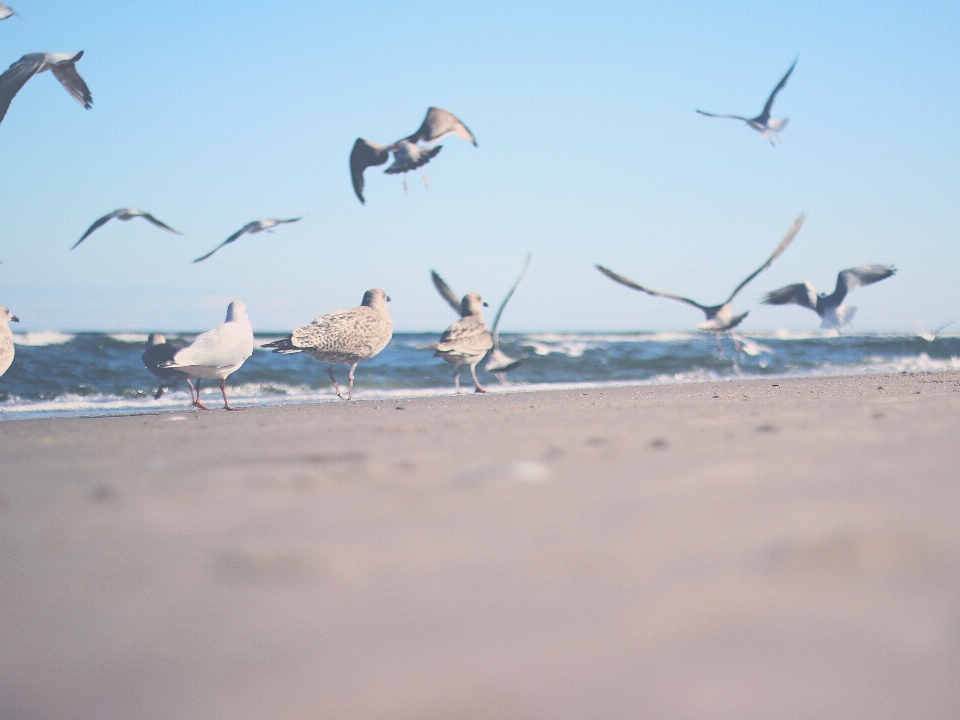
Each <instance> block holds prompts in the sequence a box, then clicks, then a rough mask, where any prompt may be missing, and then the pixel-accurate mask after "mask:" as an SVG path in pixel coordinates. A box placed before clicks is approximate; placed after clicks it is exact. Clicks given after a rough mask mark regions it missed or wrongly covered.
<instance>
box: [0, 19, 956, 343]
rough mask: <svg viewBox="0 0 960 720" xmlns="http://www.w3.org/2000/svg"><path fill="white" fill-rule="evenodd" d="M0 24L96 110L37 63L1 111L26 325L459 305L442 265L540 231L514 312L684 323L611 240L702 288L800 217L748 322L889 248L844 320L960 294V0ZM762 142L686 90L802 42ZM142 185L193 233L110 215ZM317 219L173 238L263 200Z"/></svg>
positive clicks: (488, 277) (949, 302)
mask: <svg viewBox="0 0 960 720" xmlns="http://www.w3.org/2000/svg"><path fill="white" fill-rule="evenodd" d="M14 7H15V8H16V9H17V10H19V11H20V12H21V13H23V15H24V16H26V17H27V19H29V20H30V21H31V22H32V23H33V24H34V25H36V26H37V28H38V29H39V30H40V34H37V33H35V32H34V31H33V30H31V29H30V28H29V27H27V26H26V25H25V24H24V23H22V22H20V21H19V20H17V19H16V18H11V19H9V20H6V21H4V22H2V23H0V38H2V40H3V42H2V43H0V47H2V48H3V50H2V53H0V65H3V66H6V65H7V64H9V63H12V62H14V61H15V60H17V59H18V58H19V57H20V56H21V55H23V54H25V53H27V52H36V51H50V52H66V51H73V50H79V49H82V50H84V51H85V54H84V57H83V58H82V59H81V60H80V62H79V63H78V66H77V67H78V70H79V72H80V74H81V75H82V76H83V77H84V79H85V80H86V81H87V83H88V85H89V86H90V89H91V92H92V94H93V98H94V106H93V109H92V110H90V111H84V110H83V109H82V108H81V107H80V106H79V105H78V104H77V103H76V102H74V101H73V100H72V99H71V98H70V97H69V96H68V95H67V94H66V93H65V92H64V91H63V89H62V88H61V87H60V86H59V84H58V83H57V82H56V80H55V79H54V78H53V77H52V75H51V74H50V73H45V74H43V75H40V76H37V77H35V78H34V79H32V80H31V81H30V82H29V83H28V84H27V85H26V86H25V87H24V88H23V90H22V91H21V92H20V93H19V95H18V96H17V97H16V98H15V99H14V101H13V103H12V105H11V107H10V110H9V112H8V114H7V116H6V118H5V119H4V121H3V123H2V125H0V196H2V197H3V203H2V205H0V228H2V232H0V258H2V259H3V263H4V264H3V265H2V266H0V303H2V304H5V305H8V306H10V307H11V308H12V309H13V310H14V312H15V313H16V314H17V315H19V316H20V318H21V320H22V321H23V323H22V327H23V329H36V330H39V329H62V330H84V329H88V330H94V329H100V330H121V329H125V330H144V331H148V330H155V329H161V330H173V329H204V328H207V327H210V326H212V325H214V324H216V323H217V322H219V321H220V320H221V317H222V315H223V311H224V309H225V307H226V304H227V302H228V301H229V300H230V299H233V298H240V299H242V300H244V301H245V302H246V304H247V306H248V308H249V310H250V315H251V318H252V320H253V323H254V327H255V329H258V330H282V329H289V328H292V327H295V326H297V325H300V324H303V323H304V322H307V321H309V320H310V319H312V318H313V317H315V316H316V315H319V314H321V313H323V312H329V311H331V310H335V309H338V308H343V307H349V306H352V305H356V304H357V303H358V302H359V300H360V298H361V296H362V294H363V291H364V290H366V289H367V288H369V287H374V286H380V287H383V288H384V289H385V290H386V291H387V293H388V294H389V295H390V296H391V297H392V298H393V300H394V302H393V303H392V305H391V311H392V314H393V317H394V320H395V325H396V328H397V329H398V330H434V329H442V328H443V327H445V326H446V325H447V324H449V322H450V321H451V320H452V319H453V318H452V314H451V312H450V310H449V308H448V307H447V306H446V305H445V304H444V303H443V302H442V301H441V300H440V299H439V297H438V296H437V295H436V293H435V292H434V290H433V288H432V286H431V285H430V281H429V270H430V269H431V268H434V269H436V270H437V271H439V272H440V273H441V275H443V276H444V277H445V278H446V279H447V281H448V282H449V283H450V284H451V286H452V287H453V288H454V289H455V290H456V291H458V292H460V293H465V292H467V291H477V292H480V293H481V294H482V295H484V296H485V297H487V298H488V300H489V301H490V302H491V305H494V306H495V305H496V304H497V303H498V302H499V299H500V298H501V297H502V295H503V294H504V293H505V292H506V290H507V288H508V287H509V286H510V284H511V283H512V281H513V279H514V277H515V275H516V273H517V272H518V270H519V268H520V266H521V265H522V263H523V259H524V256H525V254H526V252H527V251H530V252H532V253H533V262H532V265H531V268H530V272H529V273H528V276H527V279H526V280H525V281H524V284H523V285H522V286H521V288H520V290H518V292H517V294H516V295H515V297H514V300H513V302H512V303H511V306H510V308H509V309H508V311H507V312H506V313H505V315H504V321H503V329H504V330H506V331H511V330H516V331H521V330H522V331H531V330H647V329H649V330H656V329H684V328H690V327H692V326H693V325H694V324H696V323H697V322H700V321H701V320H702V317H701V316H700V315H699V313H697V312H696V311H694V310H693V309H691V308H688V307H686V306H684V305H681V304H679V303H673V302H670V301H666V300H658V299H654V298H649V297H646V296H643V295H640V294H638V293H635V292H631V291H629V290H627V289H626V288H622V287H620V286H618V285H615V284H613V283H611V282H610V281H609V280H607V279H605V278H603V277H602V276H600V274H599V273H597V272H596V271H595V270H594V269H593V267H592V266H593V264H594V263H602V264H604V265H607V266H609V267H611V268H613V269H615V270H617V271H618V272H620V273H622V274H624V275H627V276H629V277H631V278H633V279H634V280H636V281H638V282H641V283H645V284H648V285H650V286H651V287H655V288H658V289H662V290H667V291H672V292H676V293H681V294H689V295H691V296H693V297H695V298H697V299H699V300H701V301H702V302H718V301H720V300H721V299H723V298H724V297H725V296H726V295H727V293H729V291H730V290H731V289H732V288H733V287H734V286H735V285H736V284H737V283H738V282H739V281H740V280H741V279H742V278H743V277H745V276H746V275H747V274H748V273H749V272H751V271H752V270H753V269H755V268H756V267H757V266H758V265H759V264H760V263H761V262H762V261H763V260H764V259H765V257H766V256H767V255H768V254H769V252H770V251H771V250H772V248H773V247H774V246H775V245H776V243H777V242H778V241H779V239H780V237H781V236H782V235H783V233H784V232H785V231H786V230H787V228H789V227H790V225H791V223H792V222H793V220H794V218H795V217H796V216H797V215H798V214H799V213H800V212H801V211H807V212H808V213H809V214H810V217H809V219H808V221H807V224H806V226H805V227H804V229H803V231H802V232H801V234H800V235H799V236H798V238H797V240H796V241H795V242H794V244H793V246H792V247H791V248H790V249H789V250H788V251H787V252H786V253H785V254H784V255H783V256H782V257H781V258H780V259H779V260H778V261H777V263H776V264H775V265H774V266H773V268H772V269H771V270H770V271H769V272H767V273H765V274H763V275H761V276H760V277H759V278H757V280H755V281H754V283H753V284H752V285H750V286H748V288H747V289H746V291H745V292H744V293H743V294H742V295H741V296H740V298H738V301H737V304H736V309H737V310H741V311H742V310H746V309H750V310H751V315H750V317H748V318H747V320H746V321H745V322H744V325H743V329H744V330H746V331H761V330H774V329H778V328H793V329H812V328H816V327H817V325H818V320H817V318H816V317H815V316H814V315H813V314H812V313H810V312H809V311H805V310H802V309H800V308H786V309H784V308H765V307H761V306H759V305H758V304H757V298H758V297H759V296H760V295H761V294H762V292H764V291H766V290H770V289H773V288H776V287H779V286H781V285H783V284H787V283H790V282H796V281H800V280H809V281H811V282H812V283H813V284H814V285H815V286H817V287H818V288H819V289H825V290H827V291H830V290H832V288H833V283H834V282H835V278H836V273H837V271H839V270H841V269H844V268H847V267H850V266H852V265H858V264H864V263H893V264H895V265H897V267H898V268H899V273H898V275H897V276H895V277H894V278H892V279H890V280H887V281H885V282H883V283H880V284H878V285H876V286H873V287H870V288H866V289H863V290H858V291H857V292H856V293H855V294H854V295H853V296H852V298H851V301H852V304H854V305H857V306H859V308H860V311H859V314H858V316H857V318H856V320H855V327H856V329H858V330H877V331H891V330H898V329H904V330H906V329H912V325H911V321H910V317H911V316H913V317H916V318H917V319H918V320H920V321H921V322H923V323H926V324H928V325H937V324H940V323H942V322H946V321H948V320H951V319H954V318H960V289H958V288H957V287H956V283H955V278H956V277H957V274H958V271H960V246H958V243H957V242H956V238H955V234H956V228H958V227H960V222H958V220H960V218H958V215H960V207H958V203H957V199H958V189H960V138H958V136H957V134H956V133H955V132H954V131H953V130H952V125H953V124H954V118H955V117H957V116H958V114H960V113H958V111H960V107H958V106H960V5H958V4H957V3H955V2H950V3H948V2H943V3H924V2H917V3H911V4H909V5H903V4H899V3H893V2H889V3H888V2H849V3H843V4H839V3H833V2H824V3H817V2H780V3H774V4H759V5H758V4H755V3H753V4H746V3H732V2H707V1H705V2H669V3H667V2H664V3H656V4H649V3H648V4H639V5H637V4H635V3H626V2H622V3H613V2H610V3H604V2H592V3H568V2H549V3H547V2H534V3H523V2H521V3H517V2H515V1H514V2H495V1H489V0H488V1H486V2H477V3H447V2H443V3H441V2H403V3H387V2H384V3H369V2H356V1H354V2H277V3H272V4H269V5H264V4H262V3H252V2H236V1H235V2H231V3H226V2H203V3H196V2H191V3H187V2H178V1H175V0H167V1H166V2H162V3H160V2H136V3H131V2H107V1H103V2H82V1H72V2H54V1H53V0H19V2H17V3H16V4H14ZM797 56H799V58H800V60H799V63H798V64H797V69H796V71H795V72H794V74H793V76H792V77H791V79H790V81H789V83H788V85H787V86H786V88H785V89H784V91H783V92H782V93H781V94H780V96H779V98H778V100H777V104H776V107H775V111H774V115H775V116H776V117H783V116H788V117H789V118H790V124H789V126H788V127H787V129H786V130H785V132H784V134H783V140H784V142H783V144H782V145H781V146H779V147H777V148H776V149H774V148H772V147H770V145H769V144H768V143H767V142H766V141H764V140H762V139H761V138H760V137H759V136H758V135H757V134H756V133H754V132H752V131H750V130H749V129H748V128H746V127H745V126H744V125H742V124H740V123H736V122H734V121H728V120H713V119H708V118H704V117H701V116H699V115H697V114H695V112H694V110H695V109H696V108H698V107H699V108H703V109H705V110H710V111H714V112H732V113H737V114H745V115H751V116H752V115H754V114H756V113H758V112H759V111H760V109H761V108H762V106H763V103H764V101H765V99H766V97H767V94H768V93H769V92H770V90H771V89H772V88H773V86H774V85H775V84H776V82H777V81H778V80H779V78H780V77H781V76H782V74H783V73H784V72H785V70H786V69H787V67H789V65H790V63H791V62H792V60H793V59H794V57H797ZM431 105H436V106H439V107H443V108H447V109H449V110H451V111H452V112H454V113H456V114H457V115H458V116H459V117H460V118H461V119H462V120H463V121H464V122H465V123H466V124H467V125H468V126H469V127H470V128H471V129H472V130H473V132H474V133H475V135H476V136H477V140H478V142H479V148H474V147H472V146H471V145H469V144H468V143H466V142H463V141H461V140H459V139H458V138H447V139H445V140H444V141H443V145H444V149H443V152H442V153H441V154H440V155H439V156H438V157H437V158H436V159H435V160H434V161H433V162H432V163H431V164H430V165H428V166H427V167H426V171H427V175H428V176H429V178H430V187H429V188H424V187H423V185H422V183H421V182H420V179H419V175H417V174H411V175H410V176H408V182H409V185H410V192H409V193H406V194H405V193H404V192H403V189H402V185H401V180H400V179H398V178H397V177H391V176H386V175H383V174H382V172H381V170H382V168H371V169H369V170H368V171H367V174H366V177H367V189H366V197H367V205H366V206H365V207H364V206H361V205H360V203H359V202H357V200H356V198H355V197H354V195H353V191H352V189H351V186H350V180H349V173H348V169H347V159H348V156H349V153H350V149H351V147H352V145H353V141H354V140H355V139H356V138H357V137H358V136H362V137H364V138H366V139H368V140H372V141H379V142H392V141H393V140H396V139H397V138H399V137H402V136H404V135H407V134H409V133H412V132H413V131H414V130H416V128H417V127H418V125H419V123H420V122H421V120H422V119H423V115H424V113H425V111H426V108H427V107H429V106H431ZM127 205H130V206H135V207H140V208H143V209H145V210H148V211H150V212H152V213H153V214H155V215H156V216H157V217H159V218H161V219H162V220H164V221H165V222H167V223H169V224H170V225H172V226H173V227H175V228H177V229H179V230H182V231H183V232H185V233H186V235H185V236H184V237H178V236H174V235H170V234H167V233H164V232H162V231H160V230H157V229H156V228H153V227H152V226H150V225H148V224H147V223H145V222H143V221H140V220H134V221H132V222H130V223H119V222H114V223H111V224H109V225H108V226H106V227H104V228H103V229H101V230H100V231H98V232H97V233H96V234H95V235H93V236H91V237H90V238H89V239H88V240H87V241H86V242H85V243H84V244H83V245H81V246H80V247H79V248H78V249H77V250H75V251H73V252H68V249H69V248H70V246H71V245H72V244H73V243H74V242H75V241H76V239H77V238H79V237H80V235H81V234H82V233H83V231H84V230H85V229H86V228H87V226H88V225H89V224H90V223H91V222H93V221H94V220H95V219H96V218H98V217H100V216H101V215H103V214H105V213H107V212H110V211H112V210H113V209H115V208H117V207H122V206H127ZM304 214H306V215H307V217H306V219H304V220H303V221H302V222H300V223H299V224H297V225H291V226H287V227H284V228H282V229H281V230H279V231H278V232H276V233H275V234H273V235H267V234H261V235H257V236H248V237H245V238H242V239H241V240H239V241H238V242H237V243H235V244H233V245H231V246H228V247H227V248H224V249H223V250H222V251H220V252H219V253H217V254H216V255H214V256H213V257H212V258H211V259H210V260H208V261H206V262H204V263H200V264H198V265H193V264H191V260H192V259H193V258H194V257H197V256H198V255H201V254H203V253H204V252H206V251H207V250H209V249H211V248H212V247H213V246H215V245H216V244H218V243H219V242H221V241H222V240H223V239H224V238H225V237H227V236H228V235H229V234H231V233H232V232H233V231H234V230H236V229H238V228H240V227H241V226H242V225H244V224H246V223H247V222H249V221H250V220H255V219H259V218H266V217H277V218H284V217H295V216H298V215H304Z"/></svg>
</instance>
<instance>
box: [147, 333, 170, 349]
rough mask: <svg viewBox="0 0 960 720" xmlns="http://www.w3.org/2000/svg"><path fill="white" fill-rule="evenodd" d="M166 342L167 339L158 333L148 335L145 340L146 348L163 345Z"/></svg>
mask: <svg viewBox="0 0 960 720" xmlns="http://www.w3.org/2000/svg"><path fill="white" fill-rule="evenodd" d="M166 341H167V339H166V338H165V337H164V336H163V335H161V334H160V333H150V336H149V337H148V338H147V347H154V346H156V345H163V344H164V343H165V342H166Z"/></svg>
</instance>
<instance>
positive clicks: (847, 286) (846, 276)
mask: <svg viewBox="0 0 960 720" xmlns="http://www.w3.org/2000/svg"><path fill="white" fill-rule="evenodd" d="M895 272H897V269H896V268H895V267H894V266H893V265H858V266H857V267H854V268H850V269H849V270H843V271H842V272H841V273H840V274H839V275H837V288H836V290H834V291H833V294H834V295H837V293H840V292H841V291H842V293H843V294H842V295H840V296H839V297H838V299H839V300H843V298H844V297H845V296H846V294H847V293H848V292H850V291H852V290H856V289H857V288H858V287H863V286H864V285H872V284H873V283H875V282H880V281H881V280H886V279H887V278H888V277H890V276H891V275H893V274H894V273H895Z"/></svg>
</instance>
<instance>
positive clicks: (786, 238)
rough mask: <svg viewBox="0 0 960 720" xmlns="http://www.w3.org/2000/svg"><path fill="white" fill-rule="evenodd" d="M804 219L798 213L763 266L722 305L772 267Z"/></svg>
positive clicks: (802, 215)
mask: <svg viewBox="0 0 960 720" xmlns="http://www.w3.org/2000/svg"><path fill="white" fill-rule="evenodd" d="M806 219H807V214H806V213H800V216H799V217H798V218H797V219H796V220H795V221H794V223H793V227H791V228H790V229H789V230H787V234H786V235H784V236H783V240H781V241H780V244H779V245H777V248H776V250H774V251H773V255H771V256H770V257H769V258H767V261H766V262H765V263H764V264H763V265H761V266H760V267H758V268H757V269H756V270H754V271H753V272H752V273H751V274H750V275H748V276H747V279H746V280H744V281H743V282H742V283H740V284H739V285H737V289H736V290H734V291H733V292H732V293H731V294H730V297H729V298H727V302H725V303H724V305H726V304H727V303H728V302H730V301H731V300H733V299H734V298H735V297H736V296H737V293H738V292H740V291H741V290H743V288H744V286H745V285H746V284H747V283H748V282H750V281H751V280H753V279H754V278H755V277H756V276H757V275H759V274H760V273H762V272H763V271H764V270H766V269H767V268H768V267H770V266H771V265H773V261H774V260H776V259H777V258H778V257H780V255H782V254H783V251H784V250H786V249H787V246H788V245H790V243H792V242H793V239H794V238H795V237H796V236H797V233H798V232H800V228H802V227H803V223H804V221H805V220H806Z"/></svg>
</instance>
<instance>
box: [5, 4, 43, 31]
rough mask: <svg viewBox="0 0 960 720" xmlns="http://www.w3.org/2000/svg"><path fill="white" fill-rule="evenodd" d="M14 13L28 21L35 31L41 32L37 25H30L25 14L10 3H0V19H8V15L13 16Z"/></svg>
mask: <svg viewBox="0 0 960 720" xmlns="http://www.w3.org/2000/svg"><path fill="white" fill-rule="evenodd" d="M14 15H16V16H17V17H18V18H20V19H21V20H23V21H24V22H25V23H27V25H29V26H30V29H31V30H33V31H34V32H40V31H39V30H37V29H36V28H35V27H33V25H30V23H29V22H27V19H26V18H25V17H24V16H23V15H21V14H20V13H18V12H17V11H16V10H14V9H13V8H12V7H10V6H9V5H4V4H3V3H0V20H6V19H7V18H8V17H13V16H14Z"/></svg>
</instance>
